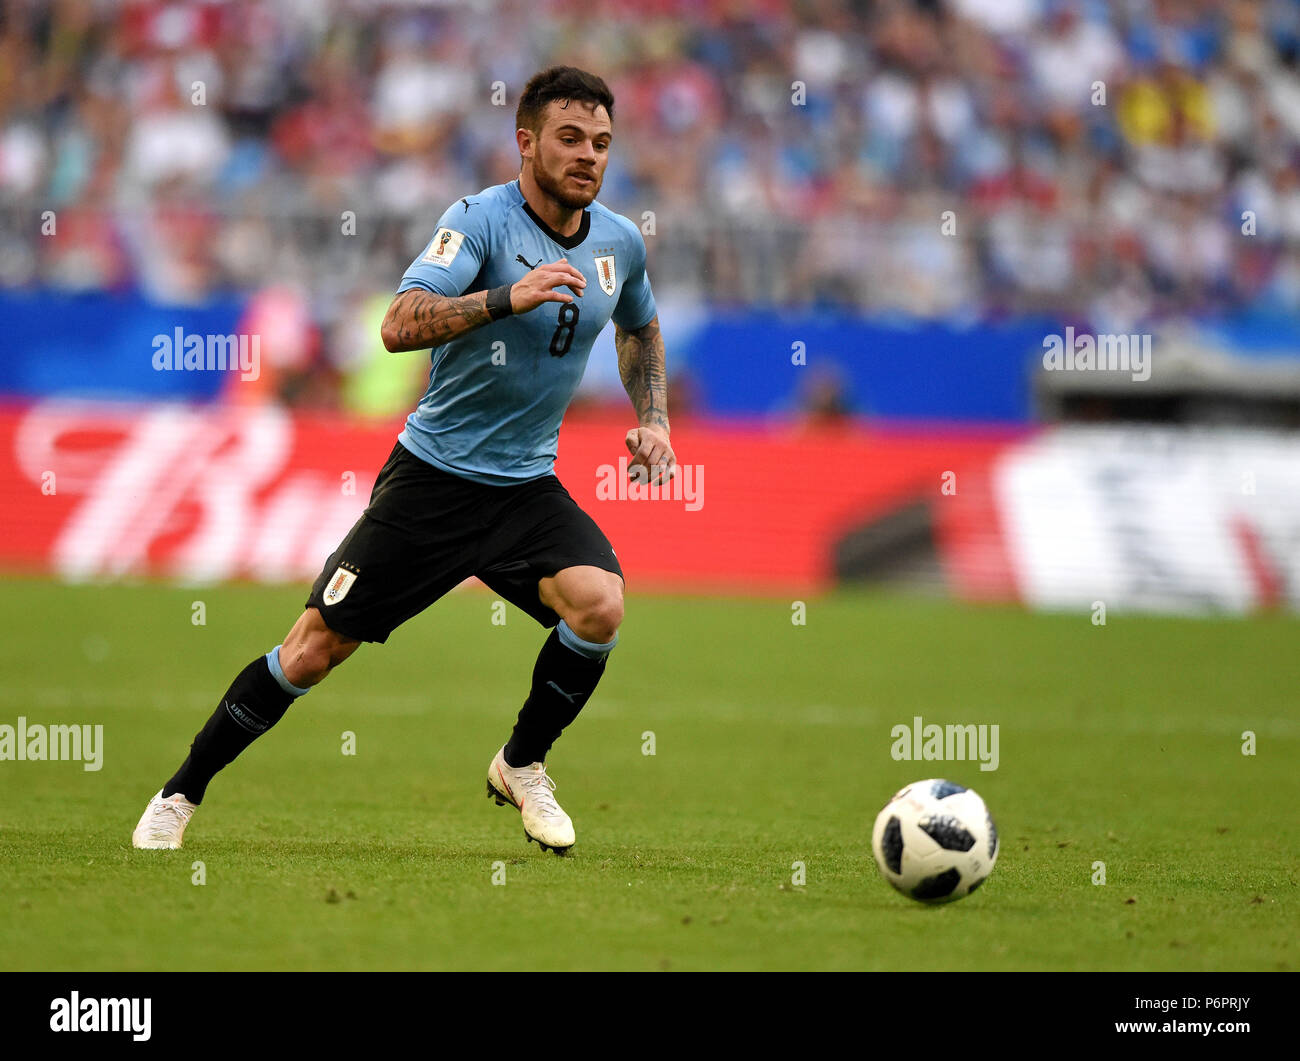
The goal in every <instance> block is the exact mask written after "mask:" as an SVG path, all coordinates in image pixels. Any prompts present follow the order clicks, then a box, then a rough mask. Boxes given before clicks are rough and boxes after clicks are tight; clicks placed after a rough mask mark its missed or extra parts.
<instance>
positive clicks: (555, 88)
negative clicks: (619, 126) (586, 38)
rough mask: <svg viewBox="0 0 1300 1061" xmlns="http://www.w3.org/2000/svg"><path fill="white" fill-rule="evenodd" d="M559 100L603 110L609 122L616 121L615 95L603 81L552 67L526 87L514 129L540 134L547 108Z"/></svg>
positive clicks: (572, 69)
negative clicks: (576, 102) (552, 102)
mask: <svg viewBox="0 0 1300 1061" xmlns="http://www.w3.org/2000/svg"><path fill="white" fill-rule="evenodd" d="M557 99H562V100H576V101H578V102H580V103H590V104H592V105H593V106H600V107H604V108H605V113H607V114H608V115H609V120H610V121H611V122H612V121H613V120H614V93H612V92H610V90H609V86H608V85H607V84H605V82H604V81H603V80H602V79H601V78H599V77H597V76H596V75H595V74H589V73H587V71H586V70H579V69H578V68H577V67H576V66H552V67H551V68H550V69H548V70H543V71H542V72H541V73H538V74H534V75H533V76H532V78H531V79H530V80H529V82H528V84H527V85H525V86H524V94H523V95H522V96H520V97H519V106H518V107H517V108H516V109H515V128H516V129H531V130H532V131H533V132H534V133H536V132H538V131H539V130H540V129H541V127H542V115H543V113H545V111H546V105H547V104H548V103H550V102H551V101H553V100H557Z"/></svg>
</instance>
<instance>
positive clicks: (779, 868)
mask: <svg viewBox="0 0 1300 1061" xmlns="http://www.w3.org/2000/svg"><path fill="white" fill-rule="evenodd" d="M304 596H305V590H304V589H303V588H301V587H293V588H287V589H266V588H255V587H249V586H235V587H228V588H221V589H213V588H204V589H185V588H177V587H170V586H161V585H153V584H146V585H131V586H113V587H68V586H59V585H56V584H53V583H50V582H44V581H24V580H17V581H14V580H8V581H7V582H6V585H5V587H4V590H3V594H2V598H0V599H3V601H4V607H3V609H2V610H0V615H2V616H3V618H2V619H0V724H8V725H15V724H16V723H17V720H18V717H19V716H20V715H22V716H25V717H26V718H27V719H28V721H29V722H32V723H45V724H53V723H77V724H85V723H91V724H103V726H104V753H103V755H104V758H103V767H102V769H101V770H99V771H97V772H92V771H86V770H84V769H83V768H82V764H80V763H75V762H8V761H6V762H0V895H2V896H3V902H0V967H2V968H4V969H48V970H82V969H85V970H130V969H167V970H171V969H449V968H450V969H485V970H486V969H505V968H511V969H517V968H536V969H591V968H595V969H644V970H659V969H673V970H688V969H874V970H883V969H1053V970H1055V969H1153V970H1155V969H1180V970H1189V969H1218V970H1235V969H1262V970H1285V969H1292V970H1294V969H1296V968H1297V967H1298V966H1300V953H1297V950H1298V949H1300V940H1297V938H1296V936H1295V933H1294V931H1293V930H1294V926H1295V924H1296V923H1297V920H1298V917H1297V913H1298V904H1297V884H1298V882H1300V860H1298V857H1297V852H1298V851H1300V815H1298V814H1297V813H1296V807H1297V806H1300V770H1297V763H1300V717H1298V716H1300V713H1298V712H1297V708H1296V691H1297V689H1300V652H1297V651H1296V649H1295V646H1296V644H1297V642H1298V640H1300V622H1297V621H1296V620H1294V619H1285V618H1262V619H1255V620H1249V621H1241V620H1223V621H1218V620H1205V621H1189V620H1178V619H1166V618H1151V617H1136V616H1122V615H1115V614H1114V613H1112V614H1111V616H1110V619H1109V622H1108V623H1107V625H1105V626H1094V625H1093V623H1092V622H1091V616H1090V614H1081V615H1052V616H1042V615H1030V614H1026V613H1024V612H1022V611H1020V610H1017V609H1013V608H977V607H968V606H961V605H955V604H952V603H947V602H938V601H924V600H916V599H907V598H901V597H893V596H880V595H874V594H870V595H866V594H856V593H847V592H846V593H838V594H834V595H831V596H827V597H823V598H814V599H810V600H808V601H807V616H806V619H807V621H806V625H803V626H798V625H795V624H793V623H792V621H791V617H792V607H791V605H792V602H791V601H789V600H772V599H743V600H721V599H682V598H666V597H648V596H634V597H632V598H630V599H629V601H628V614H627V620H626V622H625V624H624V627H623V632H622V643H621V644H620V646H619V648H618V650H617V651H616V653H615V655H614V657H613V660H612V662H611V665H610V668H609V671H608V672H607V674H606V677H605V680H604V682H603V683H602V686H601V688H600V690H599V691H598V693H597V696H596V698H595V699H594V700H593V702H592V703H591V704H590V705H589V706H588V708H587V709H586V711H585V712H584V713H583V715H582V716H581V717H580V718H579V720H578V722H577V723H576V724H575V726H574V727H573V728H572V729H571V730H570V731H569V732H568V733H567V734H566V735H565V736H564V737H563V738H562V739H561V741H560V742H559V743H558V744H557V745H556V748H555V749H554V751H553V752H552V754H551V757H550V759H549V766H550V769H551V773H552V775H553V776H554V777H555V779H556V780H557V782H558V786H559V787H558V790H557V793H556V794H557V796H558V798H559V799H560V801H561V803H562V805H563V806H564V807H565V809H566V810H568V811H569V813H570V814H571V815H572V817H573V819H574V822H575V825H576V828H577V832H578V843H577V846H576V847H575V848H574V850H573V853H572V854H571V856H570V857H568V858H565V859H560V858H557V857H555V856H554V855H546V854H543V853H542V852H540V851H539V850H538V849H537V847H536V846H535V845H532V844H526V843H525V842H524V838H523V834H522V828H521V826H520V823H519V818H518V815H517V814H516V813H515V812H514V811H512V810H510V809H508V808H501V807H496V806H494V805H493V804H492V803H491V802H490V801H489V800H488V799H487V798H486V797H485V794H484V777H485V774H486V770H487V764H488V761H489V760H490V759H491V757H492V755H493V753H494V752H495V751H496V749H497V748H498V747H499V746H500V745H501V743H502V742H503V740H504V739H505V737H506V736H507V735H508V733H509V730H510V726H511V724H512V722H513V720H514V715H515V712H516V710H517V708H518V705H519V703H520V702H521V700H522V697H523V695H524V691H525V689H526V685H527V682H528V678H529V674H530V673H531V668H532V664H533V660H534V658H535V655H536V651H537V648H538V647H539V646H540V643H541V641H542V638H543V636H544V634H543V631H542V630H541V629H540V628H539V627H537V626H536V625H535V624H533V623H532V622H531V620H529V619H528V618H527V617H525V616H523V615H522V614H521V613H519V612H517V611H514V610H510V611H509V612H508V613H507V617H508V618H507V622H506V624H505V625H504V626H502V625H494V624H493V622H492V616H493V611H492V603H493V598H492V597H491V596H490V595H489V594H487V593H486V592H484V591H464V592H458V593H454V594H452V595H451V596H449V597H448V598H446V599H444V600H443V601H441V602H439V604H437V605H436V606H435V607H434V608H432V609H431V610H430V611H428V612H426V613H425V614H423V615H421V616H419V617H418V618H417V619H415V620H413V621H412V622H410V623H408V624H407V625H406V626H404V627H402V628H401V629H399V630H398V631H397V632H396V633H395V634H394V636H393V637H392V638H391V639H390V641H389V644H388V645H387V646H382V647H377V646H366V647H365V648H363V649H362V650H361V651H360V652H359V653H358V654H357V655H356V656H355V657H354V658H353V659H352V660H351V661H349V662H348V663H347V664H346V665H345V666H343V667H342V668H340V669H339V670H338V671H337V672H336V673H335V674H334V675H332V676H331V677H330V678H329V680H328V681H327V682H325V683H324V684H323V685H322V686H321V687H319V688H318V689H316V690H315V691H313V692H312V693H311V695H310V696H309V697H307V698H306V699H305V700H302V701H300V702H298V704H296V705H295V706H294V707H292V708H291V709H290V711H289V714H288V715H287V716H286V717H285V719H284V721H283V722H281V723H280V724H279V725H278V726H277V727H276V728H275V729H274V730H273V731H271V732H270V733H269V734H268V735H267V736H265V737H263V738H262V739H260V740H259V741H257V743H256V744H254V746H253V747H252V748H251V749H250V750H249V751H248V752H246V753H245V755H244V756H243V757H241V758H240V759H239V760H238V761H237V762H236V763H235V764H234V765H233V766H232V767H230V768H228V769H227V770H226V771H225V772H223V773H222V774H220V775H218V777H217V779H216V780H215V781H214V782H213V784H212V786H211V787H210V789H209V790H208V797H207V800H206V801H205V803H204V805H203V806H202V807H201V808H200V810H199V811H198V813H197V814H196V815H195V817H194V820H193V821H192V823H191V825H190V827H189V832H188V835H187V838H186V846H185V848H184V850H182V851H176V852H139V851H134V850H132V849H131V846H130V833H131V829H132V828H133V827H134V825H135V822H136V820H137V818H138V817H139V815H140V812H141V810H142V809H143V807H144V804H145V802H146V801H147V799H148V798H149V796H151V795H152V794H153V793H154V792H155V791H156V790H157V788H158V786H159V785H160V784H161V783H162V781H164V780H165V779H166V778H167V777H168V776H169V775H170V773H171V771H172V770H173V769H174V768H175V766H176V765H177V764H178V763H179V762H180V760H181V759H182V758H183V756H184V754H185V752H186V750H187V748H188V745H189V741H190V739H191V738H192V736H193V734H194V733H195V731H196V730H197V729H198V728H199V726H200V725H201V724H202V723H203V721H204V720H205V719H206V718H207V716H208V714H209V713H210V712H211V710H212V708H213V706H214V705H215V703H216V700H217V698H218V697H219V696H220V694H221V693H222V692H223V691H224V689H225V687H226V685H227V684H228V683H229V680H230V679H231V678H232V677H233V675H234V674H235V673H236V672H237V671H238V670H239V669H240V668H241V667H243V666H244V664H245V663H247V662H248V660H250V659H252V658H253V656H254V655H255V654H256V653H260V652H265V651H266V650H267V649H268V648H270V647H271V646H272V645H274V644H276V642H277V641H278V640H279V638H280V637H281V636H282V635H283V633H284V632H285V630H286V629H287V628H288V626H289V625H290V623H291V622H292V621H293V619H294V618H295V617H296V615H297V613H298V611H299V608H300V604H301V601H302V599H303V597H304ZM195 601H202V602H203V604H204V607H205V609H206V624H205V625H195V624H194V623H193V622H192V621H191V617H192V615H193V614H194V612H193V608H192V606H193V602H195ZM914 715H921V716H922V717H923V718H924V719H925V721H926V722H937V723H940V724H944V723H951V722H962V723H965V722H973V723H989V724H997V725H998V726H999V727H1000V762H999V766H998V769H997V770H996V771H991V772H982V771H980V770H979V769H978V764H977V763H973V762H964V763H962V762H953V763H942V762H938V763H936V762H896V761H894V760H893V759H892V758H891V756H890V748H891V744H892V741H891V738H890V730H891V728H892V727H893V726H894V725H896V724H898V723H905V724H910V722H911V719H912V718H913V716H914ZM1247 730H1249V731H1251V732H1253V733H1254V734H1255V741H1256V747H1255V754H1254V755H1244V754H1243V737H1242V734H1243V732H1244V731H1247ZM647 731H650V732H652V733H653V735H654V745H655V748H654V750H655V754H654V755H646V754H643V748H644V747H645V746H646V741H647V738H646V737H644V736H643V735H645V734H646V733H647ZM345 732H351V733H353V734H355V755H344V754H343V744H344V738H343V734H344V733H345ZM935 776H938V777H950V778H952V779H954V780H957V781H959V782H962V783H964V784H966V785H969V786H971V787H974V788H976V789H977V790H978V791H979V792H980V794H981V795H983V796H984V798H985V799H986V800H987V802H988V804H989V807H990V808H991V810H992V813H993V816H994V818H995V819H996V821H997V824H998V827H999V830H1000V833H1001V837H1002V849H1001V855H1000V857H999V860H998V864H997V868H996V870H995V871H994V873H993V875H992V877H991V878H990V879H989V881H988V882H987V883H986V884H985V885H984V886H983V888H981V889H980V890H979V891H978V892H976V893H975V894H974V895H973V896H971V897H970V898H968V899H964V900H962V901H960V902H957V903H954V904H952V905H949V906H943V907H924V906H921V905H919V904H915V903H912V902H910V901H909V900H906V899H904V898H903V897H902V896H900V895H898V894H896V893H895V892H894V891H893V890H892V889H891V888H889V887H888V885H886V884H885V882H884V881H883V880H882V879H881V878H880V877H879V875H878V873H877V871H876V868H875V865H874V863H873V862H872V859H871V852H870V830H871V825H872V822H873V820H874V818H875V815H876V812H877V811H878V810H879V808H880V807H881V805H882V804H883V803H884V802H885V801H886V799H888V797H889V796H890V795H891V794H892V793H893V792H894V791H895V790H896V789H897V788H899V787H901V786H902V785H903V784H905V783H906V782H908V781H913V780H917V779H919V778H924V777H935ZM195 862H202V864H203V871H202V872H203V873H204V874H205V875H206V883H204V884H201V885H200V884H196V883H194V880H195V877H196V875H197V873H198V871H197V870H196V869H195V868H194V863H195ZM796 862H799V863H803V865H804V867H805V871H804V872H805V874H806V883H804V884H802V885H800V884H796V883H793V878H794V877H795V873H796V870H795V868H794V864H795V863H796ZM1096 862H1103V863H1105V875H1106V883H1105V884H1104V885H1098V884H1094V883H1093V879H1094V876H1095V870H1094V863H1096ZM503 874H504V883H503V884H494V882H493V881H494V877H495V878H496V879H497V880H500V879H502V876H503Z"/></svg>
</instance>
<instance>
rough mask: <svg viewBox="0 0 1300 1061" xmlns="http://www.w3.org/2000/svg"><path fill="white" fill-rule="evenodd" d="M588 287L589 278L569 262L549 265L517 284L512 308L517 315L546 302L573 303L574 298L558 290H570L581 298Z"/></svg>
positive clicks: (534, 271)
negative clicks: (563, 288) (584, 289)
mask: <svg viewBox="0 0 1300 1061" xmlns="http://www.w3.org/2000/svg"><path fill="white" fill-rule="evenodd" d="M586 286H587V278H586V277H585V276H583V275H582V273H580V272H579V271H578V270H577V269H575V268H574V267H573V266H572V265H570V264H569V259H568V258H561V259H560V260H559V261H558V262H545V263H543V264H542V265H539V266H538V267H537V268H536V269H533V270H531V271H529V272H528V273H526V274H525V275H524V278H523V279H522V280H516V281H515V282H514V284H513V285H512V286H511V288H510V308H511V309H512V310H513V311H514V312H515V313H527V312H528V311H529V310H531V309H536V308H537V307H538V306H540V305H541V304H542V303H543V302H572V301H573V295H569V294H566V293H565V292H563V291H557V290H556V288H559V287H567V288H569V289H570V290H571V291H573V293H574V294H575V295H577V296H578V297H579V298H581V297H582V289H583V288H584V287H586Z"/></svg>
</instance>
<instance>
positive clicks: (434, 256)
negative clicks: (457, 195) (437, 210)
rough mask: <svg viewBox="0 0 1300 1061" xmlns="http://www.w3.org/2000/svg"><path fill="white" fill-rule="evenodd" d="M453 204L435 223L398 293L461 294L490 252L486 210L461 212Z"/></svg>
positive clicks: (457, 206)
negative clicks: (419, 289)
mask: <svg viewBox="0 0 1300 1061" xmlns="http://www.w3.org/2000/svg"><path fill="white" fill-rule="evenodd" d="M459 207H460V203H453V204H452V206H451V207H450V208H449V209H448V210H447V212H446V213H445V214H443V215H442V217H441V218H440V219H439V220H438V227H437V229H436V230H435V231H434V233H433V239H431V240H430V241H429V243H428V245H427V246H426V247H425V248H424V251H423V253H421V255H420V256H419V257H418V258H416V259H415V261H413V262H412V263H411V266H410V268H409V269H407V270H406V272H405V273H403V274H402V282H401V284H400V285H399V286H398V288H397V291H398V294H401V292H403V291H409V290H411V289H412V288H414V287H419V288H423V289H424V290H426V291H432V292H433V293H434V294H437V295H445V296H447V297H448V298H450V297H452V296H455V295H463V294H464V293H465V292H466V291H467V290H468V289H469V285H470V284H472V283H473V282H474V277H476V276H478V274H479V270H480V269H482V268H483V263H484V262H486V261H487V259H488V254H489V252H490V246H489V239H488V226H487V223H486V216H487V211H486V210H461V209H459Z"/></svg>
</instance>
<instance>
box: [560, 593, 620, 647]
mask: <svg viewBox="0 0 1300 1061" xmlns="http://www.w3.org/2000/svg"><path fill="white" fill-rule="evenodd" d="M565 621H566V622H567V623H568V624H569V629H571V630H572V631H573V632H574V633H575V634H577V635H578V636H579V637H580V638H582V639H583V640H584V641H594V642H595V643H596V644H599V645H603V644H606V643H608V642H610V641H613V640H614V635H615V634H617V633H618V628H619V627H620V626H621V625H622V624H623V595H622V594H621V593H619V592H617V591H613V590H611V591H609V592H605V593H601V594H600V595H599V596H596V597H593V598H592V599H591V600H590V601H587V602H584V604H583V606H582V607H580V608H577V609H575V611H574V613H573V614H571V615H570V616H568V617H567V618H566V620H565Z"/></svg>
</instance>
